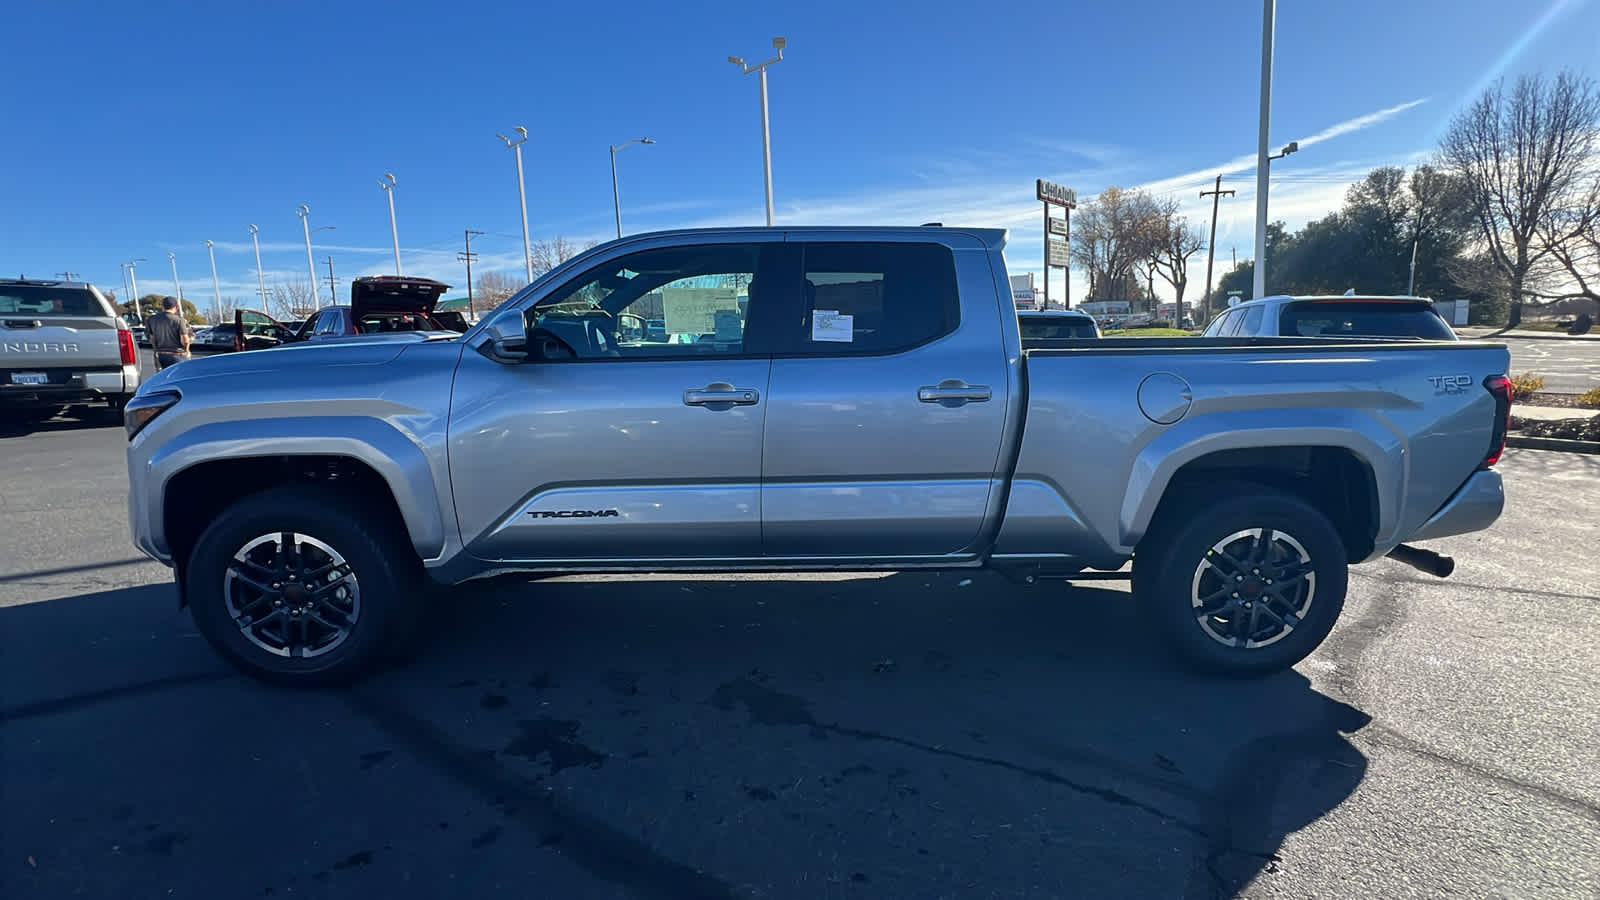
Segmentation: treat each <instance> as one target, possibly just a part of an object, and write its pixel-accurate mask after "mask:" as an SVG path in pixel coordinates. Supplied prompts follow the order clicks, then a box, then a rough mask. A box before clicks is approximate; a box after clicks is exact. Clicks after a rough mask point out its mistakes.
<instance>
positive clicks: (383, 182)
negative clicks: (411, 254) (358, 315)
mask: <svg viewBox="0 0 1600 900" xmlns="http://www.w3.org/2000/svg"><path fill="white" fill-rule="evenodd" d="M378 186H379V187H381V188H383V192H384V193H385V194H387V195H388V196H389V233H390V234H392V235H394V273H395V274H396V275H399V274H401V272H400V229H399V227H398V226H396V225H395V223H394V175H393V174H392V173H390V172H385V173H383V177H382V178H380V179H378ZM329 290H332V288H331V287H330V288H329ZM334 299H336V300H337V299H338V298H337V297H335V298H334Z"/></svg>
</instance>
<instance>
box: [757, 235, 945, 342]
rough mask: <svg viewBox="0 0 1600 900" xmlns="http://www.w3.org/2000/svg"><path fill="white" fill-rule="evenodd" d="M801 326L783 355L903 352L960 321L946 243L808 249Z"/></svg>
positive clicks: (804, 257) (854, 244) (792, 333)
mask: <svg viewBox="0 0 1600 900" xmlns="http://www.w3.org/2000/svg"><path fill="white" fill-rule="evenodd" d="M801 274H802V281H801V291H802V293H801V303H802V307H801V309H802V315H801V317H800V328H799V329H798V330H795V331H790V332H789V333H787V334H785V335H783V336H782V339H781V341H782V342H781V343H780V346H779V352H781V353H784V354H785V355H804V356H868V355H878V354H888V353H900V352H903V351H906V350H911V349H913V348H916V347H920V346H922V345H924V344H927V343H930V342H932V341H935V340H937V339H939V338H941V337H944V336H945V335H947V334H950V333H951V332H953V331H955V330H956V327H957V326H958V325H960V323H961V305H960V297H959V295H958V293H957V288H956V267H955V255H954V254H953V253H952V252H951V251H950V248H948V247H945V246H944V245H942V244H923V243H893V242H849V243H828V242H810V243H806V244H805V245H804V247H803V251H802V261H801Z"/></svg>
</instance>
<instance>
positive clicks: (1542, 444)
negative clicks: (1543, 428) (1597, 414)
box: [1506, 434, 1600, 453]
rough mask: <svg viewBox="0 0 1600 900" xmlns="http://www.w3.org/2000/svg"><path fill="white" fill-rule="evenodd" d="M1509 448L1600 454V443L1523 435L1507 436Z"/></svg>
mask: <svg viewBox="0 0 1600 900" xmlns="http://www.w3.org/2000/svg"><path fill="white" fill-rule="evenodd" d="M1506 446H1507V447H1520V448H1522V449H1523V450H1557V451H1561V452H1564V453H1600V441H1576V440H1572V439H1571V438H1551V437H1530V436H1528V435H1521V434H1508V435H1506Z"/></svg>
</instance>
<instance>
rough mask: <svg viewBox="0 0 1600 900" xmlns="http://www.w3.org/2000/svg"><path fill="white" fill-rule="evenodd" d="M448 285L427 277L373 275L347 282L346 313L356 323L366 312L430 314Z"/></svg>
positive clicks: (368, 313)
mask: <svg viewBox="0 0 1600 900" xmlns="http://www.w3.org/2000/svg"><path fill="white" fill-rule="evenodd" d="M448 290H450V285H448V284H445V283H443V282H440V281H434V280H433V279H431V278H407V277H404V276H401V275H374V276H371V277H368V278H357V279H356V280H355V281H354V282H352V283H351V285H350V314H351V316H353V317H354V318H355V320H356V321H357V322H359V321H361V320H362V319H363V318H365V317H366V316H369V315H374V314H380V313H390V314H394V313H402V314H406V313H409V314H413V315H423V316H432V315H433V308H434V306H436V305H438V303H439V298H440V297H442V296H444V292H445V291H448Z"/></svg>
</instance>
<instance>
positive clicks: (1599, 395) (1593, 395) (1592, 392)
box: [1578, 387, 1600, 409]
mask: <svg viewBox="0 0 1600 900" xmlns="http://www.w3.org/2000/svg"><path fill="white" fill-rule="evenodd" d="M1578 405H1579V406H1582V407H1585V408H1587V409H1600V387H1597V388H1590V389H1588V390H1587V391H1584V392H1583V393H1581V394H1579V395H1578Z"/></svg>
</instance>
